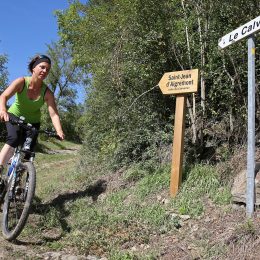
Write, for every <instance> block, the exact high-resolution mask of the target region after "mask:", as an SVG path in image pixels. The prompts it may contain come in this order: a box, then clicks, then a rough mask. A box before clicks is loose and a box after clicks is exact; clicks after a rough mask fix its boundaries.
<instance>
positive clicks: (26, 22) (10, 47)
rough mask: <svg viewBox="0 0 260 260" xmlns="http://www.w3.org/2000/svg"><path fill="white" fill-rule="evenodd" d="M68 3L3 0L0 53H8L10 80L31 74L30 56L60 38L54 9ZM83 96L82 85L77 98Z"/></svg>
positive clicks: (1, 5) (62, 1) (42, 51)
mask: <svg viewBox="0 0 260 260" xmlns="http://www.w3.org/2000/svg"><path fill="white" fill-rule="evenodd" d="M82 2H86V1H82ZM68 7H69V4H68V1H67V0H1V1H0V25H1V26H0V54H6V55H7V56H8V64H7V69H8V73H9V82H11V81H13V80H14V79H16V78H18V77H21V76H26V75H28V70H27V65H28V63H29V60H30V58H31V57H33V56H34V55H35V54H38V53H40V54H45V53H46V51H47V45H46V44H50V43H51V42H52V41H53V42H55V41H57V40H58V39H59V36H58V26H57V19H56V17H55V15H54V11H55V10H65V9H67V8H68ZM83 100H84V95H83V88H80V91H79V95H78V102H83Z"/></svg>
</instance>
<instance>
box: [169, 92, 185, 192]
mask: <svg viewBox="0 0 260 260" xmlns="http://www.w3.org/2000/svg"><path fill="white" fill-rule="evenodd" d="M186 101H187V95H185V94H184V95H177V96H176V109H175V119H174V139H173V151H172V167H171V183H170V195H171V196H172V197H174V196H176V194H177V192H178V190H179V187H180V185H181V182H182V162H183V147H184V131H185V113H186Z"/></svg>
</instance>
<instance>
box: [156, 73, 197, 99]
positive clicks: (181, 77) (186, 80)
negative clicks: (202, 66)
mask: <svg viewBox="0 0 260 260" xmlns="http://www.w3.org/2000/svg"><path fill="white" fill-rule="evenodd" d="M198 75H199V70H198V69H194V70H182V71H174V72H166V73H165V74H164V75H163V77H162V78H161V80H160V82H159V87H160V89H161V91H162V93H163V94H166V95H167V94H168V95H172V94H174V95H176V94H183V93H194V92H197V91H198Z"/></svg>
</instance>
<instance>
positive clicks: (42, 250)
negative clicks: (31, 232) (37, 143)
mask: <svg viewBox="0 0 260 260" xmlns="http://www.w3.org/2000/svg"><path fill="white" fill-rule="evenodd" d="M77 152H78V147H76V148H73V149H63V150H52V151H49V152H48V153H49V154H57V153H58V154H68V155H70V154H71V155H76V154H77ZM73 161H75V158H73V157H72V158H68V159H66V160H64V159H63V160H57V161H54V162H44V163H43V164H41V165H37V163H35V164H36V168H37V170H38V171H40V170H41V169H46V168H50V167H52V168H55V166H58V165H60V164H63V165H64V164H68V163H71V162H73ZM39 218H40V215H37V213H32V214H31V215H30V216H29V219H28V221H27V222H28V223H30V224H31V223H33V222H34V223H35V225H36V227H37V226H38V223H37V220H38V219H39ZM0 219H1V220H2V212H1V213H0ZM60 237H61V231H60V230H59V229H55V228H53V229H52V230H48V231H45V232H42V233H41V235H40V236H38V237H37V236H35V237H33V238H32V237H30V236H28V237H26V236H25V235H23V236H19V237H18V239H17V241H13V242H8V241H6V240H5V239H4V238H3V237H2V235H0V259H8V260H9V259H15V260H17V259H91V260H95V259H99V258H98V257H95V256H83V255H74V254H73V253H71V252H70V251H69V250H66V251H59V252H57V251H51V250H50V248H48V247H45V244H46V243H47V242H48V241H51V240H55V239H57V238H60Z"/></svg>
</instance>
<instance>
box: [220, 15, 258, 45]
mask: <svg viewBox="0 0 260 260" xmlns="http://www.w3.org/2000/svg"><path fill="white" fill-rule="evenodd" d="M259 30H260V16H258V17H257V18H255V19H254V20H252V21H250V22H248V23H246V24H244V25H242V26H240V27H239V28H237V29H236V30H234V31H233V32H231V33H228V34H226V35H225V36H223V37H222V38H221V39H219V42H218V46H219V48H221V49H224V48H226V47H227V46H229V45H230V44H232V43H234V42H238V41H240V40H242V39H243V38H245V37H248V36H249V35H251V34H253V33H256V32H257V31H259Z"/></svg>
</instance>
